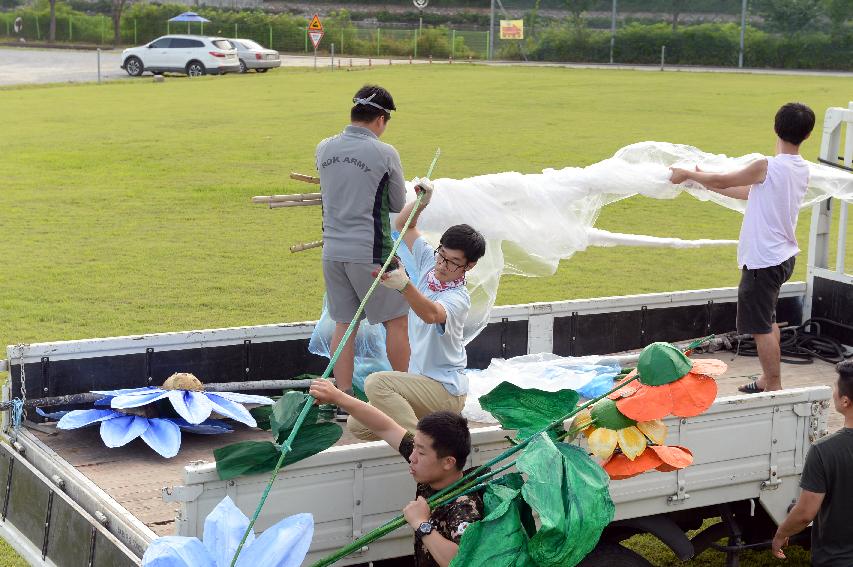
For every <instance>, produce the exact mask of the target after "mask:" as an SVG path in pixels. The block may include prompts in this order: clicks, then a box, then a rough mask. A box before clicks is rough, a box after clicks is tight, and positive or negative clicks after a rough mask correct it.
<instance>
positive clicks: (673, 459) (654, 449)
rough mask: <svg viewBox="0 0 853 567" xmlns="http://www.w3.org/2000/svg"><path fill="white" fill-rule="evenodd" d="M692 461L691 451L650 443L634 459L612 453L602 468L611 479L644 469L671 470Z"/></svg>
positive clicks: (622, 478)
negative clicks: (611, 456)
mask: <svg viewBox="0 0 853 567" xmlns="http://www.w3.org/2000/svg"><path fill="white" fill-rule="evenodd" d="M692 463H693V453H691V452H690V450H689V449H687V448H685V447H679V446H677V445H671V446H670V445H650V446H649V447H648V449H647V450H645V451H643V453H642V454H641V455H640V456H639V457H637V458H636V459H634V460H631V459H629V458H628V457H627V456H625V455H624V454H623V453H619V454H617V455H614V456H613V458H611V459H610V460H609V461H607V462H606V463H605V464H604V470H605V471H607V474H608V475H610V478H612V479H613V480H624V479H626V478H631V477H632V476H637V475H638V474H642V473H644V472H646V471H650V470H653V469H654V470H658V471H661V472H671V471H674V470H678V469H683V468H684V467H687V466H690V465H691V464H692Z"/></svg>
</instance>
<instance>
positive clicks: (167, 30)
mask: <svg viewBox="0 0 853 567" xmlns="http://www.w3.org/2000/svg"><path fill="white" fill-rule="evenodd" d="M169 27H170V26H169V21H168V20H167V21H166V35H170V34H171V33H172V32H170V31H169Z"/></svg>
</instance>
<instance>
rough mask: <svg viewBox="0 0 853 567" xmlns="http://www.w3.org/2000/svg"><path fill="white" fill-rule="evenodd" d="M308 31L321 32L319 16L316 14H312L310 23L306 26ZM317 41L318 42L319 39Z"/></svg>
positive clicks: (321, 26)
mask: <svg viewBox="0 0 853 567" xmlns="http://www.w3.org/2000/svg"><path fill="white" fill-rule="evenodd" d="M308 31H309V32H311V31H319V32H321V31H323V24H322V23H321V22H320V16H319V15H318V14H314V17H313V18H311V23H310V24H308ZM317 41H320V40H319V39H318V40H317Z"/></svg>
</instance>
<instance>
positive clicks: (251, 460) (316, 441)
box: [213, 422, 343, 480]
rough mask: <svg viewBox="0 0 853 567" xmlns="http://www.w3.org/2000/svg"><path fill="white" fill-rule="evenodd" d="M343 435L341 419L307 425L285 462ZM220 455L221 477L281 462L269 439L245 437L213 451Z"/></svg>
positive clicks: (316, 450) (218, 469)
mask: <svg viewBox="0 0 853 567" xmlns="http://www.w3.org/2000/svg"><path fill="white" fill-rule="evenodd" d="M289 434H290V430H289V429H288V430H284V431H282V436H281V437H280V438H279V442H283V441H284V440H285V439H286V438H287V435H289ZM341 435H343V429H341V426H340V425H338V424H337V423H331V422H323V423H311V424H308V425H303V426H302V427H301V428H300V429H299V433H297V435H296V439H294V441H293V447H291V450H290V452H289V453H288V454H287V457H285V459H284V465H283V466H287V465H291V464H293V463H296V462H299V461H301V460H302V459H306V458H308V457H310V456H311V455H316V454H317V453H319V452H321V451H324V450H326V449H328V448H329V447H331V446H332V445H334V444H335V443H337V441H338V439H340V438H341ZM213 456H214V457H216V472H217V473H219V478H220V479H221V480H228V479H231V478H235V477H238V476H241V475H246V474H258V473H264V472H269V471H272V470H273V469H274V468H275V465H276V463H277V462H278V459H279V456H280V452H279V449H278V447H276V445H274V444H273V443H271V442H269V441H241V442H240V443H232V444H231V445H226V446H225V447H221V448H219V449H216V450H215V451H213Z"/></svg>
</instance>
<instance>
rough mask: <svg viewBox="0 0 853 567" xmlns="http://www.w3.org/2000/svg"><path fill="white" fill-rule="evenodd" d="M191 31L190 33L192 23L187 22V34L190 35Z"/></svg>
mask: <svg viewBox="0 0 853 567" xmlns="http://www.w3.org/2000/svg"><path fill="white" fill-rule="evenodd" d="M189 33H190V23H189V22H187V35H189Z"/></svg>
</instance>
